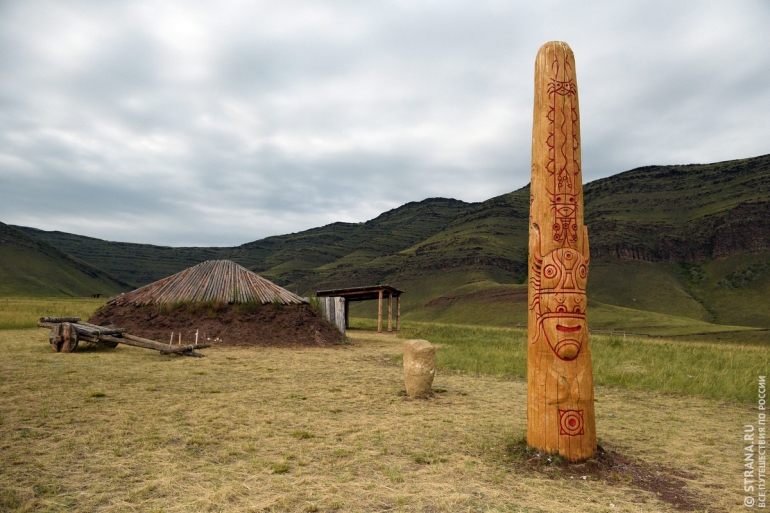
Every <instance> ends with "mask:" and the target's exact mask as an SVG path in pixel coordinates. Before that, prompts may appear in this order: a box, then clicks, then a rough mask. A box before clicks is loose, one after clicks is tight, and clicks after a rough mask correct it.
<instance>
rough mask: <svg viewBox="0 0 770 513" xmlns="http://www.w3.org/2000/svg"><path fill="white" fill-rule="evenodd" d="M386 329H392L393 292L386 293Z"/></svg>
mask: <svg viewBox="0 0 770 513" xmlns="http://www.w3.org/2000/svg"><path fill="white" fill-rule="evenodd" d="M388 331H389V332H390V331H393V293H392V292H390V293H389V294H388Z"/></svg>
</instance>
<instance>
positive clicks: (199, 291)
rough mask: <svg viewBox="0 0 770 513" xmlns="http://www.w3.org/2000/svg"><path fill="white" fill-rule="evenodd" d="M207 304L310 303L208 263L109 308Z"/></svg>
mask: <svg viewBox="0 0 770 513" xmlns="http://www.w3.org/2000/svg"><path fill="white" fill-rule="evenodd" d="M207 301H212V302H217V303H226V304H235V303H252V302H259V303H262V304H268V303H280V304H283V305H297V304H301V303H307V300H306V299H305V298H302V297H300V296H298V295H296V294H293V293H291V292H289V291H288V290H286V289H284V288H282V287H279V286H278V285H276V284H275V283H273V282H271V281H270V280H266V279H265V278H263V277H261V276H259V275H257V274H254V273H253V272H251V271H249V270H248V269H246V268H245V267H242V266H240V265H238V264H236V263H235V262H233V261H231V260H207V261H205V262H202V263H200V264H198V265H195V266H193V267H190V268H188V269H185V270H184V271H180V272H178V273H176V274H172V275H171V276H168V277H166V278H163V279H162V280H158V281H156V282H154V283H150V284H149V285H145V286H144V287H140V288H138V289H136V290H134V291H132V292H128V293H126V294H121V295H119V296H118V297H116V298H115V299H113V300H111V301H110V302H109V304H114V305H118V306H123V305H161V304H173V303H182V302H207Z"/></svg>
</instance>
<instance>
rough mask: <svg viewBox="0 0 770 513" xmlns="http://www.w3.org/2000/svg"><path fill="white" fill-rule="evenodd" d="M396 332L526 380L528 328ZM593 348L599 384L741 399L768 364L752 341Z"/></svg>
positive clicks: (456, 361)
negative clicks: (742, 342) (746, 342)
mask: <svg viewBox="0 0 770 513" xmlns="http://www.w3.org/2000/svg"><path fill="white" fill-rule="evenodd" d="M356 322H360V321H358V320H356ZM399 336H400V337H402V338H422V339H426V340H429V341H431V342H432V343H435V344H439V345H440V346H441V350H440V351H438V353H437V364H438V365H439V366H440V367H441V368H444V369H451V370H459V371H463V372H468V373H472V374H479V375H482V374H484V375H490V374H491V375H499V376H512V377H515V378H521V379H524V378H526V373H527V332H526V329H521V328H519V329H517V328H488V327H479V326H461V325H448V324H432V323H408V324H406V325H405V326H404V329H403V330H402V331H401V333H400V334H399ZM591 354H592V362H593V371H594V382H595V383H596V384H597V385H605V386H610V387H623V388H630V389H638V390H649V391H655V392H662V393H677V394H687V395H702V396H706V397H711V398H714V399H734V400H738V401H745V402H751V401H754V400H756V390H755V387H754V383H755V382H756V379H757V376H759V375H764V374H767V372H768V370H770V352H769V351H768V348H767V345H766V344H756V343H754V344H739V343H731V344H722V343H704V342H693V341H688V340H672V339H665V338H647V337H644V338H641V337H622V336H607V335H592V336H591Z"/></svg>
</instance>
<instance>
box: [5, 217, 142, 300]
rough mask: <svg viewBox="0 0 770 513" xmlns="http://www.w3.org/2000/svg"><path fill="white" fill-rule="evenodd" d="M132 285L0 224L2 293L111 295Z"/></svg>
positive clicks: (24, 294)
mask: <svg viewBox="0 0 770 513" xmlns="http://www.w3.org/2000/svg"><path fill="white" fill-rule="evenodd" d="M125 290H130V285H129V284H128V283H126V282H124V281H123V280H121V279H119V278H115V277H114V276H111V275H109V274H108V273H106V272H104V271H102V270H101V269H99V268H97V267H95V266H93V265H91V264H89V263H86V262H83V261H82V260H79V259H77V258H73V257H72V256H70V255H68V254H67V253H65V252H63V251H61V250H59V249H56V248H54V247H53V246H51V245H49V244H47V243H45V242H43V241H42V240H39V239H37V238H35V237H31V236H29V235H27V234H25V233H23V232H21V231H20V230H17V229H15V228H13V227H10V226H8V225H6V224H3V223H0V296H73V297H83V296H91V295H92V294H102V295H104V296H110V295H114V294H117V293H119V292H122V291H125Z"/></svg>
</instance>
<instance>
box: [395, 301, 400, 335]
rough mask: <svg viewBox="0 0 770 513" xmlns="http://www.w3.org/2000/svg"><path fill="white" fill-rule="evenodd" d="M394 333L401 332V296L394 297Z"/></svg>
mask: <svg viewBox="0 0 770 513" xmlns="http://www.w3.org/2000/svg"><path fill="white" fill-rule="evenodd" d="M396 331H401V296H396Z"/></svg>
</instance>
